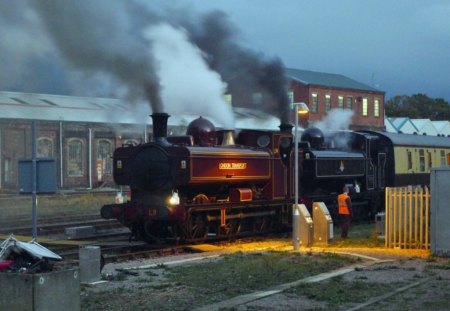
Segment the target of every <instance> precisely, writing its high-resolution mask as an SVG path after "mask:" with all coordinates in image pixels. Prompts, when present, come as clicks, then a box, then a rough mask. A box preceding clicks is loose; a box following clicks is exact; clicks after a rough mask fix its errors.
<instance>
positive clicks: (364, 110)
mask: <svg viewBox="0 0 450 311" xmlns="http://www.w3.org/2000/svg"><path fill="white" fill-rule="evenodd" d="M367 108H368V102H367V98H363V100H362V115H363V116H364V117H367Z"/></svg>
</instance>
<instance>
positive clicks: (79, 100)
mask: <svg viewBox="0 0 450 311" xmlns="http://www.w3.org/2000/svg"><path fill="white" fill-rule="evenodd" d="M0 111H1V114H0V118H2V119H27V120H45V121H73V122H96V123H108V124H151V118H150V117H149V115H150V114H151V113H152V112H151V108H150V105H148V104H146V103H140V104H132V103H128V102H126V101H124V100H119V99H114V98H95V97H76V96H63V95H49V94H33V93H15V92H0ZM234 114H235V119H236V128H255V129H274V130H276V129H279V128H278V126H279V124H280V121H279V119H278V118H276V117H274V116H271V115H268V114H265V113H263V112H261V111H258V110H252V109H246V108H234ZM198 117H199V116H197V115H174V114H172V115H171V117H170V118H169V120H168V123H169V125H171V126H177V125H185V126H187V125H188V124H189V123H190V122H191V121H192V120H194V119H196V118H198ZM207 118H208V119H209V120H210V121H211V122H212V123H213V124H220V123H219V122H217V121H216V120H214V118H211V117H209V116H207Z"/></svg>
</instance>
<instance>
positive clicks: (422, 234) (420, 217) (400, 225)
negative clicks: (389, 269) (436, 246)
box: [385, 186, 430, 249]
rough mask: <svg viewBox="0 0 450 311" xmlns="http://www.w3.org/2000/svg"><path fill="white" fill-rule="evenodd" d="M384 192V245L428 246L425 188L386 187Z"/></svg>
mask: <svg viewBox="0 0 450 311" xmlns="http://www.w3.org/2000/svg"><path fill="white" fill-rule="evenodd" d="M385 194H386V198H385V200H386V219H385V221H386V223H385V238H386V241H385V244H386V247H391V248H416V249H430V239H429V236H430V235H429V231H430V225H429V224H430V191H429V190H428V188H427V187H425V188H421V187H415V188H413V187H411V186H409V187H399V188H386V193H385Z"/></svg>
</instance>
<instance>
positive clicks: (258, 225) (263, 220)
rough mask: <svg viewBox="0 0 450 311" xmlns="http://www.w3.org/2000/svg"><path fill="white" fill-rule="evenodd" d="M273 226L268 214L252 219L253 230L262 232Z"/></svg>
mask: <svg viewBox="0 0 450 311" xmlns="http://www.w3.org/2000/svg"><path fill="white" fill-rule="evenodd" d="M272 228H273V219H272V217H270V216H264V217H260V218H256V219H255V220H254V221H253V232H258V233H264V232H267V231H269V230H271V229H272Z"/></svg>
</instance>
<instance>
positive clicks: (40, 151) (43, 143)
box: [37, 137, 53, 158]
mask: <svg viewBox="0 0 450 311" xmlns="http://www.w3.org/2000/svg"><path fill="white" fill-rule="evenodd" d="M37 156H38V158H52V157H53V141H52V140H51V139H50V138H48V137H40V138H38V141H37Z"/></svg>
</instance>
